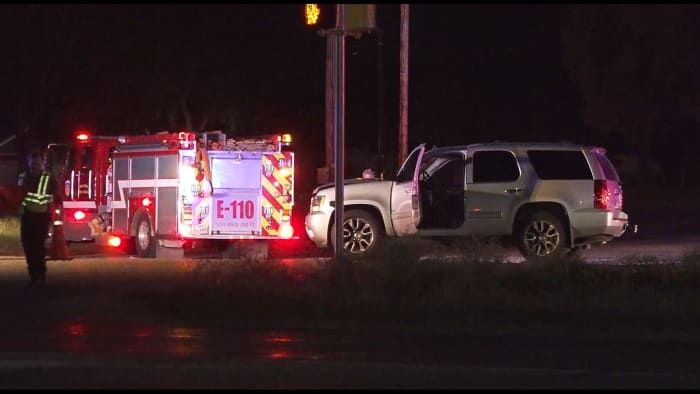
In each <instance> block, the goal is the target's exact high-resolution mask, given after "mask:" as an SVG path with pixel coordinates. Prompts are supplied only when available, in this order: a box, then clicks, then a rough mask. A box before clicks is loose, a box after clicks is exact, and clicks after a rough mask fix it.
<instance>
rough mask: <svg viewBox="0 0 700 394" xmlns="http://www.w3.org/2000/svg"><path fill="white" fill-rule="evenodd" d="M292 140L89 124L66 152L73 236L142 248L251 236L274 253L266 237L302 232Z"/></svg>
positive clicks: (177, 247)
mask: <svg viewBox="0 0 700 394" xmlns="http://www.w3.org/2000/svg"><path fill="white" fill-rule="evenodd" d="M290 145H291V136H290V135H289V134H283V135H272V136H264V137H254V138H236V139H233V138H231V139H227V138H226V135H225V134H223V133H221V132H205V133H198V134H195V133H191V132H180V133H162V134H155V135H148V136H145V135H144V136H124V137H92V136H89V135H88V134H87V133H80V134H78V135H77V137H76V143H75V144H73V145H72V146H71V147H70V149H69V152H68V154H64V156H65V157H67V160H66V162H67V165H66V171H65V193H66V196H67V197H66V199H65V201H64V203H63V214H64V227H65V234H66V240H67V241H69V242H80V241H93V240H94V241H97V242H99V243H109V244H111V245H113V246H116V245H119V244H127V245H130V246H133V249H134V250H135V252H136V253H137V254H138V255H139V256H142V257H155V256H158V255H163V252H165V251H170V252H169V255H171V256H172V255H173V254H172V251H181V250H182V247H183V246H185V245H186V244H190V242H189V241H194V240H202V239H211V240H227V241H228V242H230V241H231V240H251V241H249V242H246V243H244V244H245V245H249V246H250V245H252V246H253V247H254V249H255V253H257V254H258V255H263V256H266V255H267V243H266V242H265V241H269V240H273V239H288V238H292V237H293V233H294V230H293V228H292V226H291V215H292V207H293V205H294V153H293V152H291V151H290ZM63 149H64V150H65V149H66V148H65V147H63ZM53 150H54V151H55V152H57V151H58V150H59V146H58V145H57V146H55V147H54V148H53ZM50 151H51V149H50ZM54 156H56V155H54ZM58 156H60V155H58ZM54 162H55V161H54Z"/></svg>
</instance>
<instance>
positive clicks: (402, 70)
mask: <svg viewBox="0 0 700 394" xmlns="http://www.w3.org/2000/svg"><path fill="white" fill-rule="evenodd" d="M400 55H401V61H400V65H399V78H400V80H399V83H400V93H401V97H400V99H399V168H401V164H402V163H403V162H404V160H406V156H408V4H401V49H400Z"/></svg>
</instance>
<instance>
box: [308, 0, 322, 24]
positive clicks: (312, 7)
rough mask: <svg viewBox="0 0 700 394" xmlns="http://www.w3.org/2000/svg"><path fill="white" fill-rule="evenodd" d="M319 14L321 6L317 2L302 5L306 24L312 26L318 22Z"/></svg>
mask: <svg viewBox="0 0 700 394" xmlns="http://www.w3.org/2000/svg"><path fill="white" fill-rule="evenodd" d="M320 15H321V8H320V7H319V6H318V4H305V5H304V18H305V19H306V24H307V25H309V26H313V25H315V24H317V23H318V17H319V16H320Z"/></svg>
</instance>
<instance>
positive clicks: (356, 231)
mask: <svg viewBox="0 0 700 394" xmlns="http://www.w3.org/2000/svg"><path fill="white" fill-rule="evenodd" d="M330 235H331V245H332V246H333V250H335V248H336V245H335V224H333V227H332V228H331V234H330ZM381 238H382V231H381V229H380V227H379V223H378V221H377V219H375V217H374V216H373V215H372V214H370V213H369V212H366V211H363V210H361V209H352V210H349V211H347V212H345V217H344V223H343V248H344V251H343V252H344V254H345V256H346V257H348V258H350V259H357V258H360V257H365V256H368V255H370V254H372V253H373V252H374V250H375V249H376V248H377V244H379V243H381V240H380V239H381Z"/></svg>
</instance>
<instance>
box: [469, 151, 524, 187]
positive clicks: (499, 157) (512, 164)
mask: <svg viewBox="0 0 700 394" xmlns="http://www.w3.org/2000/svg"><path fill="white" fill-rule="evenodd" d="M472 167H473V169H474V170H473V171H474V183H480V182H512V181H514V180H516V179H518V178H519V177H520V169H519V168H518V163H517V162H516V160H515V156H514V155H513V153H512V152H508V151H500V150H485V151H478V152H474V157H473V159H472Z"/></svg>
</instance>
